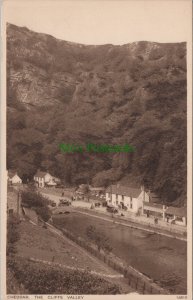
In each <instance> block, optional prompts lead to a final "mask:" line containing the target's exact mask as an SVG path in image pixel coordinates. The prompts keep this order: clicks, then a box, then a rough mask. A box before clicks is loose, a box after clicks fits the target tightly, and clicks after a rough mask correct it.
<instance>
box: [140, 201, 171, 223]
mask: <svg viewBox="0 0 193 300" xmlns="http://www.w3.org/2000/svg"><path fill="white" fill-rule="evenodd" d="M165 210H166V206H165V205H162V204H158V203H151V202H149V203H147V202H143V206H142V214H143V215H146V216H147V217H151V216H153V217H156V218H160V219H163V220H165Z"/></svg>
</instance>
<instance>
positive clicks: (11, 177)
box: [7, 170, 22, 185]
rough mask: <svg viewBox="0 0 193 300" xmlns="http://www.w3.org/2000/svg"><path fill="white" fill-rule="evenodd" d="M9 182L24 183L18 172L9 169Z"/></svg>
mask: <svg viewBox="0 0 193 300" xmlns="http://www.w3.org/2000/svg"><path fill="white" fill-rule="evenodd" d="M7 179H8V183H9V184H11V185H12V184H14V185H15V184H21V183H22V179H21V178H20V177H19V175H18V174H17V172H15V171H12V170H9V171H8V178H7Z"/></svg>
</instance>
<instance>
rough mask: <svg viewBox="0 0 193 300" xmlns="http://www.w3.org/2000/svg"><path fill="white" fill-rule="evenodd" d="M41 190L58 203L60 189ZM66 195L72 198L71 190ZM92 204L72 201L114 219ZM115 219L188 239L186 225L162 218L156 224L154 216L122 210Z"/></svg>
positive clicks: (79, 206) (162, 233) (135, 226)
mask: <svg viewBox="0 0 193 300" xmlns="http://www.w3.org/2000/svg"><path fill="white" fill-rule="evenodd" d="M40 192H41V193H42V194H43V195H44V196H47V197H48V198H49V199H51V200H53V201H54V202H56V204H57V205H58V203H59V198H61V194H60V191H58V190H56V189H55V190H48V189H44V190H40ZM64 196H65V197H66V198H67V199H69V200H71V196H72V195H71V194H70V193H69V192H66V193H65V192H64ZM91 204H92V201H90V202H86V201H77V200H76V201H72V206H73V207H74V208H76V209H77V208H78V209H80V210H84V211H85V212H88V213H89V214H92V215H93V216H95V215H96V216H100V215H101V216H102V217H106V218H107V219H109V220H111V219H112V214H111V213H109V212H107V211H106V207H102V206H101V207H95V208H94V209H92V210H91V209H90V208H91ZM121 214H123V215H124V216H122V215H121ZM114 220H116V222H119V223H120V224H122V225H125V226H128V227H134V228H136V229H141V230H146V231H148V232H152V233H157V234H160V235H164V236H167V237H171V238H176V239H179V240H182V241H187V228H186V227H184V226H180V225H175V224H169V223H167V222H164V221H162V220H159V223H158V224H155V223H154V219H153V218H146V217H145V216H135V215H133V214H132V213H129V212H122V213H121V212H120V213H119V214H114Z"/></svg>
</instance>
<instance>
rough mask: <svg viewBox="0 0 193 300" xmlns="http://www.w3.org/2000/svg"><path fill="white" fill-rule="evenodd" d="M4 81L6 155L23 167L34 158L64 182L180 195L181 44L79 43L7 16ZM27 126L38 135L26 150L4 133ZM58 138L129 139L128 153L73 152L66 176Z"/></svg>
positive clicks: (183, 151)
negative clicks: (132, 184) (143, 187)
mask: <svg viewBox="0 0 193 300" xmlns="http://www.w3.org/2000/svg"><path fill="white" fill-rule="evenodd" d="M7 87H8V89H7V92H8V93H7V94H8V99H7V105H8V108H9V109H8V111H9V113H8V118H9V120H10V122H9V123H10V124H12V125H9V126H8V127H10V128H8V134H9V135H10V136H9V145H8V150H9V151H8V164H9V165H10V167H14V168H19V169H20V170H21V173H22V174H23V176H30V174H32V173H33V170H35V169H36V167H37V166H41V167H42V168H44V169H48V168H49V169H50V170H51V171H52V172H53V173H56V175H58V176H62V177H63V178H64V180H66V181H69V182H72V183H76V182H78V181H79V180H80V181H81V178H82V180H83V181H88V180H90V181H91V180H93V183H95V184H101V183H105V184H109V183H110V182H113V181H117V180H122V181H123V182H126V183H129V181H136V182H137V183H141V181H146V182H147V183H146V184H147V185H148V186H150V187H151V188H153V189H154V190H156V191H157V192H158V194H159V195H160V197H162V199H166V200H167V201H177V203H184V199H185V191H186V179H185V178H186V138H185V136H186V44H185V43H176V44H159V43H153V42H143V41H142V42H136V43H131V44H126V45H123V46H113V45H101V46H85V45H81V44H76V43H70V42H66V41H62V40H57V39H55V38H54V37H52V36H49V35H46V34H40V33H35V32H32V31H30V30H28V29H27V28H21V27H17V26H15V25H11V24H8V26H7ZM13 108H14V109H13ZM32 116H33V117H32ZM32 118H33V122H32V120H31V119H32ZM19 119H20V121H19ZM21 119H22V120H23V123H22V122H21ZM30 120H31V121H30ZM46 122H47V123H46ZM48 122H49V124H48ZM21 123H22V124H21ZM13 124H14V126H15V125H16V128H14V129H13V128H12V126H13ZM46 124H47V125H46ZM29 128H30V129H33V130H36V131H38V135H39V134H40V135H41V138H40V140H41V141H42V144H41V143H40V144H41V145H39V148H38V147H37V148H38V149H36V150H34V149H35V148H33V146H32V144H33V143H31V144H30V145H31V146H32V148H33V150H34V151H35V152H34V156H33V155H32V154H31V157H30V158H29V153H28V156H27V151H29V149H28V148H27V147H26V144H27V146H29V143H27V142H26V140H25V137H22V142H21V140H18V139H17V138H16V137H15V136H13V134H14V130H19V131H20V132H15V134H16V133H19V134H20V136H21V135H22V134H23V135H24V136H26V135H27V134H26V133H24V131H26V130H29ZM34 134H35V133H34ZM32 136H33V134H32ZM35 136H36V135H35ZM42 138H43V139H42ZM63 141H65V142H66V143H70V142H74V143H76V144H77V143H82V144H85V143H86V142H88V141H89V142H95V143H114V144H116V143H130V144H133V145H134V146H135V148H136V153H134V154H132V155H131V154H127V155H123V154H115V155H112V156H108V157H107V156H105V157H104V155H103V156H102V155H98V156H97V157H96V156H95V157H94V158H93V157H89V155H88V156H87V158H86V160H85V157H84V159H83V157H81V161H80V157H79V158H77V157H76V155H74V156H73V157H70V160H71V166H72V165H74V168H71V171H70V174H71V175H70V176H67V174H66V173H67V171H63V168H65V166H66V159H67V158H66V157H67V156H66V155H63V156H62V157H61V153H60V152H59V149H58V148H57V145H58V144H59V142H63ZM22 143H23V144H22ZM179 143H180V144H181V148H180V147H179ZM21 144H22V145H25V147H24V146H21ZM13 145H14V146H15V147H16V150H15V152H13V150H11V149H10V147H13ZM16 145H17V146H16ZM22 147H23V148H22ZM48 148H49V150H48ZM26 149H28V150H26ZM22 151H23V152H22ZM36 151H37V152H36ZM32 152H33V151H32ZM37 153H38V156H39V160H37ZM40 153H41V155H40ZM23 155H24V156H25V155H26V158H25V161H23V162H21V161H22V157H24V156H23ZM19 158H21V161H20V160H19ZM92 158H93V159H94V161H93V160H92ZM82 159H83V160H82ZM68 161H69V158H68ZM26 163H27V164H30V169H31V172H30V171H29V172H28V171H27V169H29V168H27V167H24V165H25V164H26ZM77 165H78V166H79V167H78V168H77ZM62 166H63V167H62ZM75 166H76V167H75ZM91 166H92V168H91ZM66 169H68V168H66ZM69 169H70V167H69ZM68 175H69V171H68Z"/></svg>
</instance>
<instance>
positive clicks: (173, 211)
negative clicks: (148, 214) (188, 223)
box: [166, 206, 187, 217]
mask: <svg viewBox="0 0 193 300" xmlns="http://www.w3.org/2000/svg"><path fill="white" fill-rule="evenodd" d="M166 213H167V214H170V215H175V216H177V217H187V208H186V207H173V206H169V207H168V208H167V210H166Z"/></svg>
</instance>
